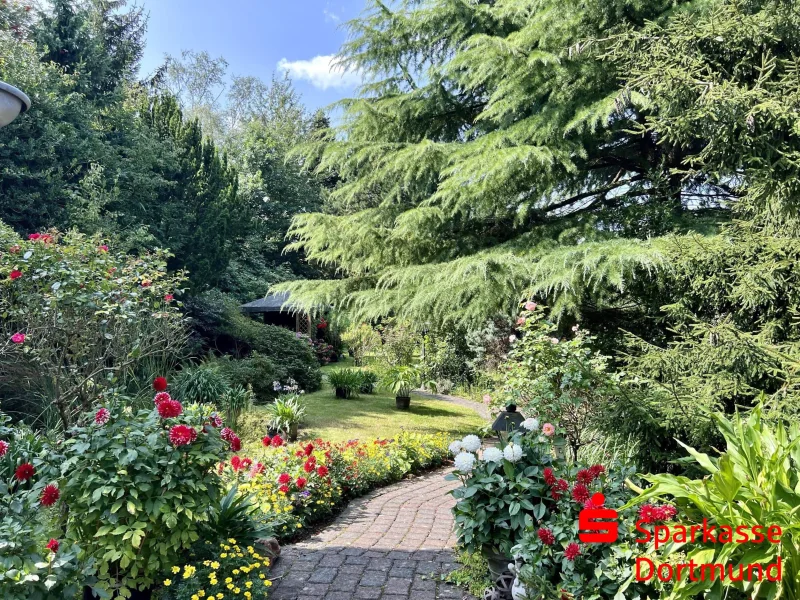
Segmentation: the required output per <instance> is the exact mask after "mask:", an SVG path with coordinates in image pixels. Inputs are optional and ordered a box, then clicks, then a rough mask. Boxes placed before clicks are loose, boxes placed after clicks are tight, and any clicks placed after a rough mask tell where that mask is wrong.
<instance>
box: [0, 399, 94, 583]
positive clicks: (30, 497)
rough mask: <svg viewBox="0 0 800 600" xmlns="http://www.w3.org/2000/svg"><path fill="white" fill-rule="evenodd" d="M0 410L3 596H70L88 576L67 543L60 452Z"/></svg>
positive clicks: (0, 577)
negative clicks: (64, 533)
mask: <svg viewBox="0 0 800 600" xmlns="http://www.w3.org/2000/svg"><path fill="white" fill-rule="evenodd" d="M9 422H10V419H9V417H7V416H6V415H3V414H2V413H0V598H29V599H44V598H56V597H58V598H71V597H73V596H74V595H75V593H76V592H77V591H78V588H79V585H80V584H82V583H83V580H84V578H85V577H87V576H88V569H87V568H86V566H87V565H86V564H85V563H79V562H78V560H77V555H78V548H77V547H76V546H74V545H73V544H71V543H69V542H67V541H63V539H62V538H63V529H62V522H61V515H62V509H63V508H64V505H63V501H62V499H61V488H60V482H59V471H58V463H59V454H58V452H57V448H55V447H54V446H53V445H52V444H51V443H50V440H48V439H47V438H46V437H45V436H42V435H39V434H36V433H34V432H33V431H31V430H30V429H29V428H27V427H25V426H23V425H18V426H15V427H13V428H12V427H10V426H9Z"/></svg>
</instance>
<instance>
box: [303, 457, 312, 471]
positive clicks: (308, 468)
mask: <svg viewBox="0 0 800 600" xmlns="http://www.w3.org/2000/svg"><path fill="white" fill-rule="evenodd" d="M314 466H315V465H314V463H313V462H311V461H310V460H307V461H306V464H304V465H303V471H305V472H306V473H313V472H314Z"/></svg>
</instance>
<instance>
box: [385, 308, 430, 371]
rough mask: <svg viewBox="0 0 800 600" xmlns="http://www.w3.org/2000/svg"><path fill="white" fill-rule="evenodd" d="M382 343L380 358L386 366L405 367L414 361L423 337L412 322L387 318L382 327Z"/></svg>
mask: <svg viewBox="0 0 800 600" xmlns="http://www.w3.org/2000/svg"><path fill="white" fill-rule="evenodd" d="M378 330H379V331H380V335H381V340H382V342H383V343H382V344H381V346H380V348H379V349H378V360H379V361H380V362H381V364H383V365H384V366H385V367H403V366H408V365H410V364H412V363H413V362H414V357H415V356H416V354H417V350H418V349H419V347H420V344H421V342H422V337H421V336H420V335H419V334H418V333H417V332H416V331H414V329H413V328H412V327H411V324H410V323H408V322H405V321H399V320H397V319H387V321H386V322H385V323H383V324H382V325H381V326H380V327H378Z"/></svg>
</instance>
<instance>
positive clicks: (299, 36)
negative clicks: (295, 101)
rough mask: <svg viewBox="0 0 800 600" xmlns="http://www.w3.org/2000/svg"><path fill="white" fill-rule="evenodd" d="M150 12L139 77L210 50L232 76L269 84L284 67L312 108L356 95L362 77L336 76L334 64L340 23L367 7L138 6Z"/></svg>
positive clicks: (160, 0)
mask: <svg viewBox="0 0 800 600" xmlns="http://www.w3.org/2000/svg"><path fill="white" fill-rule="evenodd" d="M140 4H143V5H144V6H145V8H146V10H147V11H148V12H149V13H150V22H149V25H148V30H147V47H146V49H145V54H144V58H143V60H142V67H141V72H142V74H148V73H151V72H153V71H154V70H155V69H156V68H157V67H158V66H159V65H160V64H161V63H162V62H163V59H164V55H165V54H172V55H175V56H177V55H179V54H180V52H181V50H196V51H201V50H206V51H207V52H208V53H209V54H211V55H212V56H214V57H217V56H223V57H225V59H226V60H227V61H228V64H229V66H228V74H233V75H254V76H257V77H260V78H262V79H264V80H266V81H269V79H270V77H271V76H272V73H273V72H275V71H276V70H277V69H278V68H279V66H280V67H281V68H283V69H286V70H288V71H289V72H290V74H291V76H292V79H293V80H294V82H295V85H296V87H297V89H298V91H299V92H300V93H301V94H302V95H303V101H304V102H305V103H306V105H307V106H308V107H309V108H310V109H315V108H318V107H323V106H326V105H328V104H330V103H331V102H334V101H336V100H339V99H341V98H344V97H348V96H350V95H352V94H353V92H354V88H355V85H356V83H357V77H355V76H354V75H353V74H345V75H342V74H341V73H336V72H334V73H331V71H330V66H329V60H330V57H331V56H332V55H333V54H335V53H336V52H337V51H338V50H339V46H340V45H341V44H342V42H343V41H344V39H345V32H344V30H343V29H342V28H341V27H340V25H341V23H342V22H343V21H346V20H348V19H352V18H354V17H356V16H357V15H358V14H359V13H360V12H361V10H362V9H363V7H364V0H224V1H220V0H141V1H140Z"/></svg>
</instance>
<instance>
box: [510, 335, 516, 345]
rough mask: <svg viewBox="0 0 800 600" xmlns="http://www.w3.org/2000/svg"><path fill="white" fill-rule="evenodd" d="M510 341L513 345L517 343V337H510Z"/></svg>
mask: <svg viewBox="0 0 800 600" xmlns="http://www.w3.org/2000/svg"><path fill="white" fill-rule="evenodd" d="M508 341H509V342H511V343H512V344H513V343H514V342H516V341H517V336H515V335H514V334H513V333H512V334H511V335H510V336H508Z"/></svg>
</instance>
